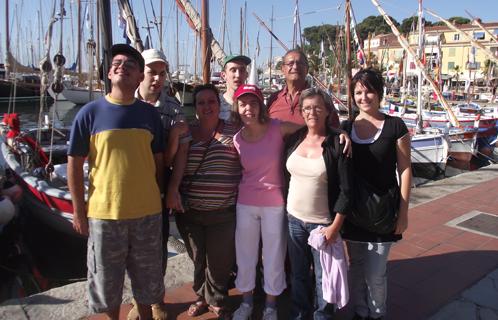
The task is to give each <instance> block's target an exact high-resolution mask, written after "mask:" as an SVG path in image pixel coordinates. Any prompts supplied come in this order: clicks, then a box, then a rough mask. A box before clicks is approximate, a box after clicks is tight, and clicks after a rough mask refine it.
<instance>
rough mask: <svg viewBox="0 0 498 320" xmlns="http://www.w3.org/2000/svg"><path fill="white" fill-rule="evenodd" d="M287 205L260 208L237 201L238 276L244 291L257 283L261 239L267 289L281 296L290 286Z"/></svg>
mask: <svg viewBox="0 0 498 320" xmlns="http://www.w3.org/2000/svg"><path fill="white" fill-rule="evenodd" d="M284 212H285V211H284V207H283V206H280V207H257V206H248V205H243V204H237V227H236V229H235V251H236V256H237V279H235V286H236V287H237V289H238V290H239V291H241V292H250V291H252V290H254V287H255V285H256V266H257V264H258V258H259V239H260V236H261V239H262V240H263V269H264V270H263V276H264V285H263V289H264V290H265V292H266V294H269V295H273V296H278V295H279V294H281V293H282V291H284V289H285V288H286V282H285V269H284V262H285V254H286V251H287V234H286V230H287V228H286V225H285V213H284Z"/></svg>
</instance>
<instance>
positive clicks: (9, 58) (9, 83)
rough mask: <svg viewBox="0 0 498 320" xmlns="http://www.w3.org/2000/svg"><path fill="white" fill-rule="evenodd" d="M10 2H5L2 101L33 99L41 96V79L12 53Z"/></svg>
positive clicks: (6, 0)
mask: <svg viewBox="0 0 498 320" xmlns="http://www.w3.org/2000/svg"><path fill="white" fill-rule="evenodd" d="M9 23H10V21H9V0H5V52H6V53H5V62H4V65H3V67H4V70H3V75H4V78H3V79H0V99H4V100H5V99H10V98H11V97H16V99H18V100H19V99H23V98H24V99H32V98H33V97H36V96H40V77H39V75H38V74H37V73H38V72H37V71H36V70H35V69H33V68H30V67H26V66H24V65H22V64H21V63H20V62H18V61H17V59H16V58H15V57H14V56H13V55H12V53H11V51H10V32H9V27H10V25H9Z"/></svg>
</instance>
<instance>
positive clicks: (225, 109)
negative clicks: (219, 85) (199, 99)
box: [219, 93, 232, 121]
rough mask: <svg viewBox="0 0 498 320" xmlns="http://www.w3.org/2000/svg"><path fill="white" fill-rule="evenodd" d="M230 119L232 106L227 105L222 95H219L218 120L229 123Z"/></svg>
mask: <svg viewBox="0 0 498 320" xmlns="http://www.w3.org/2000/svg"><path fill="white" fill-rule="evenodd" d="M231 117H232V104H231V103H229V102H228V101H227V100H226V99H225V97H224V96H223V94H222V93H220V115H219V118H220V119H223V120H225V121H230V120H231Z"/></svg>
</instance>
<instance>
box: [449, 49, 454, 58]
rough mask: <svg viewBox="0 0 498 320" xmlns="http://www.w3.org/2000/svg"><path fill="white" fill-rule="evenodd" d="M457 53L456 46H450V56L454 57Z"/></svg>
mask: <svg viewBox="0 0 498 320" xmlns="http://www.w3.org/2000/svg"><path fill="white" fill-rule="evenodd" d="M455 53H456V48H450V51H449V52H448V57H454V56H455Z"/></svg>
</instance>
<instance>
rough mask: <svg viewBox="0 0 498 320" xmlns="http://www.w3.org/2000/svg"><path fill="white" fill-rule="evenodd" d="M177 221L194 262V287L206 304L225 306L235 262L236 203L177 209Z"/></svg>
mask: <svg viewBox="0 0 498 320" xmlns="http://www.w3.org/2000/svg"><path fill="white" fill-rule="evenodd" d="M176 224H177V227H178V231H180V234H181V236H182V238H183V240H184V241H185V246H186V248H187V252H188V254H189V256H190V258H191V259H192V261H193V262H194V285H193V289H194V291H195V292H196V293H197V295H198V296H199V297H202V298H204V299H205V300H206V302H207V303H208V304H210V305H213V306H217V307H222V306H224V305H225V302H226V299H227V297H228V284H229V280H230V274H231V272H232V269H233V266H234V264H235V206H233V207H230V208H225V209H222V210H219V211H197V210H192V209H191V210H188V211H187V212H185V213H177V214H176Z"/></svg>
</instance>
